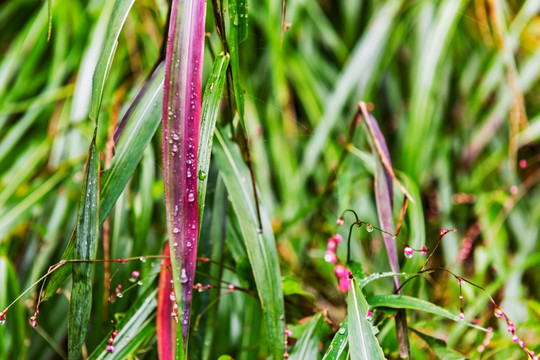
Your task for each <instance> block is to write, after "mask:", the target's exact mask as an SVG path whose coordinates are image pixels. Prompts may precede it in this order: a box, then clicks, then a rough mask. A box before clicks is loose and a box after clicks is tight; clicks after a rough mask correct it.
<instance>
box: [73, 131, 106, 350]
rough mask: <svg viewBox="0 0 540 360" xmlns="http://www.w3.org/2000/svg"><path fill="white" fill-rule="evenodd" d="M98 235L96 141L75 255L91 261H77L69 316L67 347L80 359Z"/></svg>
mask: <svg viewBox="0 0 540 360" xmlns="http://www.w3.org/2000/svg"><path fill="white" fill-rule="evenodd" d="M98 238H99V153H98V150H97V147H96V143H95V134H94V140H93V141H92V143H91V145H90V151H89V154H88V160H87V163H86V174H85V178H84V184H83V194H82V195H81V201H80V204H79V214H78V218H77V228H76V230H75V241H74V248H73V256H74V258H76V259H78V260H79V259H80V260H83V261H90V262H81V263H74V264H73V266H72V273H73V287H72V290H71V301H70V304H69V315H68V349H69V357H70V358H71V359H78V358H79V356H80V354H81V351H82V347H83V344H84V341H85V337H86V331H87V327H88V322H89V320H90V313H91V309H92V273H93V270H94V264H93V263H92V262H91V261H92V260H95V258H96V253H97V245H98Z"/></svg>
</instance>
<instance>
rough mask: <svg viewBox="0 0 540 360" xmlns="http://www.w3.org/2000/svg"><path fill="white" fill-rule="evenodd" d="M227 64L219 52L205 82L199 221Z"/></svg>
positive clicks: (200, 157)
mask: <svg viewBox="0 0 540 360" xmlns="http://www.w3.org/2000/svg"><path fill="white" fill-rule="evenodd" d="M228 65H229V55H225V54H221V55H219V56H218V57H216V60H214V68H213V69H212V73H211V74H210V77H209V78H208V82H207V83H206V89H205V90H204V96H203V101H202V115H201V133H200V136H199V155H198V161H199V164H198V172H197V177H198V178H199V183H198V185H197V197H198V200H199V222H201V221H202V215H203V209H204V202H205V197H206V183H207V182H208V171H209V168H210V156H211V155H212V145H213V142H214V131H215V129H216V119H217V115H218V110H219V102H220V100H221V95H222V94H223V85H224V84H225V75H226V74H227V66H228Z"/></svg>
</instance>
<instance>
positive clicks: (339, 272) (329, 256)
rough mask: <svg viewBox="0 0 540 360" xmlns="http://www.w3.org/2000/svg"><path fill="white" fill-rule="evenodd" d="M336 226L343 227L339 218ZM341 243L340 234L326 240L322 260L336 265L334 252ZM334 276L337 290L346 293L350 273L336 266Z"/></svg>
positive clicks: (349, 285)
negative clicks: (336, 280) (336, 281)
mask: <svg viewBox="0 0 540 360" xmlns="http://www.w3.org/2000/svg"><path fill="white" fill-rule="evenodd" d="M337 224H338V225H339V226H341V225H343V218H342V217H341V218H339V219H338V220H337ZM342 241H343V237H342V236H341V235H340V234H335V235H334V236H332V237H331V238H330V239H328V242H327V243H326V248H327V249H328V250H326V252H325V253H324V260H325V261H326V262H329V263H332V264H336V263H337V261H338V258H337V255H336V251H337V248H338V245H339V243H340V242H342ZM334 274H335V275H336V278H337V279H338V289H339V291H341V292H345V293H346V292H347V291H348V290H349V288H350V287H351V282H350V279H349V276H350V274H351V272H350V271H349V270H348V269H347V268H346V267H345V266H343V265H341V264H336V267H335V268H334Z"/></svg>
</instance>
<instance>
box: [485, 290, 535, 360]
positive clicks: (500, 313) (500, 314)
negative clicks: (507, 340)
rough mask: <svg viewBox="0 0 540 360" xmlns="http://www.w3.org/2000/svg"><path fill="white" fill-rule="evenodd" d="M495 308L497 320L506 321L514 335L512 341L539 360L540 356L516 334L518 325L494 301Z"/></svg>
mask: <svg viewBox="0 0 540 360" xmlns="http://www.w3.org/2000/svg"><path fill="white" fill-rule="evenodd" d="M492 303H493V307H494V308H495V309H494V311H493V314H494V315H495V317H496V318H504V321H506V326H507V329H506V330H507V331H508V332H509V333H511V334H512V341H513V342H514V343H516V344H518V345H519V347H520V348H521V349H523V351H524V352H525V353H526V354H527V355H528V356H529V358H530V359H532V360H539V355H538V354H535V353H534V351H532V350H529V349H528V348H527V347H526V346H525V343H524V342H523V340H521V339H520V338H519V336H518V335H517V334H516V325H514V323H513V322H512V321H511V320H510V318H508V316H507V315H506V314H505V313H504V312H503V311H502V310H501V308H500V307H499V306H498V305H497V304H496V303H495V302H494V301H493V300H492Z"/></svg>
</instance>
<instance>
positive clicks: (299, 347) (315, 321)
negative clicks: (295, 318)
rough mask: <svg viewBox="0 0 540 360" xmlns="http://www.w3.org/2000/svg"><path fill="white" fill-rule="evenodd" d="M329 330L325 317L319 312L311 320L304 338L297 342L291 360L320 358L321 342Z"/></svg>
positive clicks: (303, 335)
mask: <svg viewBox="0 0 540 360" xmlns="http://www.w3.org/2000/svg"><path fill="white" fill-rule="evenodd" d="M327 330H328V325H326V323H325V322H324V316H323V315H322V312H318V313H317V314H315V315H314V316H313V317H312V318H311V320H310V321H309V324H308V325H307V327H306V329H305V330H304V332H303V333H302V336H300V339H298V341H297V342H296V345H295V346H294V350H293V351H292V353H291V356H290V358H289V359H291V360H303V359H316V358H318V355H319V342H320V341H321V338H322V336H324V334H325V333H326V331H327Z"/></svg>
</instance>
